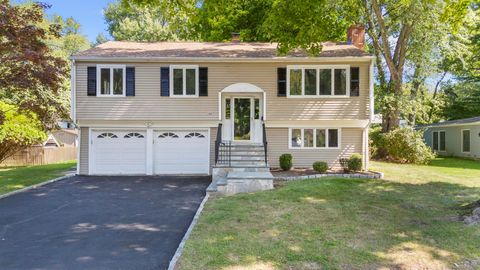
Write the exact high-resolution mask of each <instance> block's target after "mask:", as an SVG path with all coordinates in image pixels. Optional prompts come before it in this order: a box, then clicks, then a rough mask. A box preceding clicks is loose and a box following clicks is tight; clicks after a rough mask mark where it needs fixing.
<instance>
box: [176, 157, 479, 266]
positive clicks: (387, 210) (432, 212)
mask: <svg viewBox="0 0 480 270" xmlns="http://www.w3.org/2000/svg"><path fill="white" fill-rule="evenodd" d="M371 168H372V169H374V170H378V171H383V172H384V173H385V179H386V180H370V179H340V178H324V179H321V180H315V179H314V180H302V181H295V182H290V183H287V184H285V185H284V186H282V187H281V188H278V189H276V190H273V191H267V192H259V193H253V194H240V195H237V196H231V197H220V198H216V199H213V200H211V201H209V202H208V203H207V205H206V206H205V209H204V211H203V213H202V216H201V217H200V220H199V222H198V224H197V226H196V227H195V229H194V231H193V233H192V235H191V237H190V239H189V240H188V242H187V244H186V248H185V251H184V253H183V256H182V258H181V259H180V261H179V265H178V269H181V270H185V269H226V270H234V269H235V270H239V269H267V270H269V269H379V268H380V269H381V268H387V269H392V268H393V269H397V268H399V269H451V268H453V267H454V266H455V265H454V263H456V264H457V265H459V267H458V268H459V269H478V268H479V267H480V227H479V226H467V225H464V224H463V222H461V221H459V220H458V216H459V214H461V213H460V210H459V206H461V205H464V204H467V203H469V202H471V201H473V200H478V199H480V162H478V161H470V160H462V159H453V158H439V159H436V160H435V161H434V162H432V164H431V165H430V166H416V165H400V164H391V163H383V162H372V164H371Z"/></svg>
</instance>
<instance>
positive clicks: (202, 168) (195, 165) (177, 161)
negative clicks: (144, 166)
mask: <svg viewBox="0 0 480 270" xmlns="http://www.w3.org/2000/svg"><path fill="white" fill-rule="evenodd" d="M209 145H210V139H209V134H208V131H179V130H171V131H170V130H166V131H156V132H155V133H154V146H155V147H154V151H153V152H154V158H153V163H154V174H199V173H201V174H208V173H209Z"/></svg>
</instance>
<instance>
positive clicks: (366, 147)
mask: <svg viewBox="0 0 480 270" xmlns="http://www.w3.org/2000/svg"><path fill="white" fill-rule="evenodd" d="M374 62H375V58H374V59H372V60H371V62H370V71H369V76H368V77H369V80H370V81H369V99H370V104H369V105H370V119H369V120H368V124H367V126H366V127H365V129H364V136H363V138H364V140H365V144H364V157H365V163H364V167H365V168H364V170H368V166H369V161H370V150H369V136H368V132H369V131H370V125H371V124H372V121H373V117H374V114H375V109H374V108H375V104H374V102H375V96H374V91H375V87H374V82H373V80H374V76H373V74H374Z"/></svg>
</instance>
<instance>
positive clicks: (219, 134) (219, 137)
mask: <svg viewBox="0 0 480 270" xmlns="http://www.w3.org/2000/svg"><path fill="white" fill-rule="evenodd" d="M221 143H222V123H219V124H218V129H217V138H216V139H215V164H217V163H218V157H219V151H220V144H221Z"/></svg>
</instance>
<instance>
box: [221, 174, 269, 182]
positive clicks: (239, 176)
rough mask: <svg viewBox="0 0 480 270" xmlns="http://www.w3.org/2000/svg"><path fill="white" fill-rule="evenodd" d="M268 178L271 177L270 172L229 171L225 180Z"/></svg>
mask: <svg viewBox="0 0 480 270" xmlns="http://www.w3.org/2000/svg"><path fill="white" fill-rule="evenodd" d="M233 179H235V180H238V179H240V180H264V179H265V180H268V179H273V175H272V173H271V172H229V173H228V175H227V181H230V180H233Z"/></svg>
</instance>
